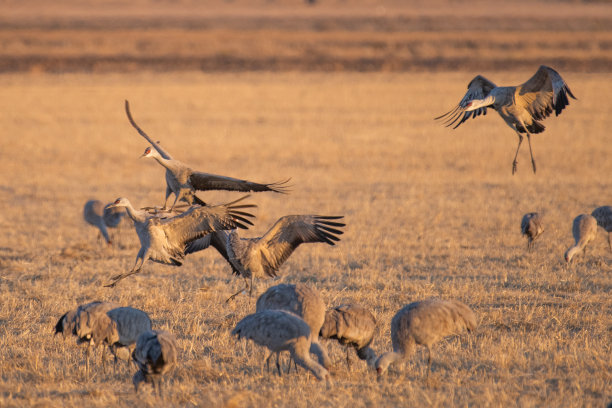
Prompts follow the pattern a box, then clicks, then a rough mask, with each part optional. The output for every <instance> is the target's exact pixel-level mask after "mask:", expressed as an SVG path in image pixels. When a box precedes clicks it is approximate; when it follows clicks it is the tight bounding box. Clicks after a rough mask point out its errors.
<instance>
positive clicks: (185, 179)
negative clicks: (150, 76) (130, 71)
mask: <svg viewBox="0 0 612 408" xmlns="http://www.w3.org/2000/svg"><path fill="white" fill-rule="evenodd" d="M125 113H126V114H127V117H128V120H129V121H130V123H131V124H132V126H133V127H134V128H135V129H136V130H137V131H138V133H139V134H140V135H141V136H142V137H144V138H145V139H146V140H147V141H148V142H149V143H150V144H151V146H152V147H147V148H146V149H145V151H144V153H143V154H142V156H141V157H150V158H153V159H155V160H156V161H157V162H158V163H159V164H161V165H162V166H163V167H164V168H165V169H166V198H165V200H164V206H163V208H164V209H165V208H166V205H167V203H168V197H169V196H170V194H172V193H174V196H175V198H174V203H173V204H172V207H170V209H173V208H174V206H175V205H176V203H177V202H178V201H179V200H182V201H185V202H187V203H188V204H199V205H206V204H205V203H204V201H202V200H201V199H200V198H198V197H197V196H196V195H195V192H196V191H206V190H228V191H242V192H249V191H253V192H258V191H273V192H276V193H283V194H285V193H287V186H286V183H287V182H288V181H289V180H285V181H281V182H276V183H268V184H260V183H254V182H251V181H248V180H240V179H236V178H233V177H225V176H217V175H215V174H209V173H203V172H200V171H195V170H192V169H191V168H190V167H189V166H187V165H186V164H184V163H182V162H180V161H178V160H176V159H173V158H172V156H170V154H169V153H168V152H167V151H166V150H164V149H163V148H162V147H161V146H160V145H159V144H158V143H155V142H154V141H153V139H151V138H150V137H149V136H148V135H147V134H146V133H145V132H144V131H143V130H142V129H141V128H140V127H139V126H138V125H137V124H136V122H134V119H133V118H132V115H131V113H130V104H129V103H128V101H125Z"/></svg>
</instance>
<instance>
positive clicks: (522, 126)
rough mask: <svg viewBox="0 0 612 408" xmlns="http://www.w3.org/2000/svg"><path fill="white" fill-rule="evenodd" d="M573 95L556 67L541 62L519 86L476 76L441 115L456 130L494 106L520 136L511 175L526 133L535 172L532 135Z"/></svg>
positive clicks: (541, 128) (566, 103)
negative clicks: (451, 107)
mask: <svg viewBox="0 0 612 408" xmlns="http://www.w3.org/2000/svg"><path fill="white" fill-rule="evenodd" d="M568 95H569V96H570V97H572V98H573V99H576V97H574V94H572V91H570V89H569V87H568V86H567V84H566V83H565V81H564V80H563V78H561V75H559V73H558V72H557V71H555V70H554V69H552V68H550V67H547V66H545V65H541V66H540V68H538V70H537V71H536V73H535V74H534V75H533V76H532V77H531V78H529V80H527V82H525V83H523V84H522V85H518V86H497V85H495V84H494V83H493V82H491V81H489V80H488V79H487V78H485V77H483V76H482V75H477V76H476V77H475V78H474V79H472V81H470V83H469V84H468V90H467V92H466V94H465V95H464V96H463V98H462V99H461V101H459V103H458V104H457V106H455V107H454V108H453V109H452V110H450V111H449V112H447V113H445V114H444V115H441V116H438V117H437V118H435V119H436V120H443V121H444V123H445V124H446V126H447V127H449V126H453V125H454V127H453V129H456V128H457V127H458V126H459V125H461V124H462V123H463V122H465V121H466V120H468V119H469V118H475V117H477V116H480V115H481V114H482V115H486V114H487V108H491V109H495V110H496V111H497V113H499V115H500V116H501V117H502V119H503V120H504V121H505V122H506V124H507V125H508V126H510V127H511V128H512V130H514V131H515V132H516V134H517V135H518V138H519V142H518V146H517V147H516V153H515V154H514V160H513V161H512V174H514V173H516V165H517V161H516V157H517V156H518V152H519V149H520V147H521V143H522V142H523V134H526V135H527V142H528V143H529V154H530V155H531V165H532V166H533V172H534V173H535V172H536V164H535V159H534V158H533V151H532V150H531V135H533V134H536V133H541V132H543V131H544V129H545V126H544V125H543V124H542V123H541V121H542V120H544V119H546V118H547V117H548V116H550V114H551V113H552V112H553V111H554V112H555V115H556V116H559V114H560V113H561V112H562V111H563V109H565V107H566V106H567V105H569V99H568V98H567V96H568Z"/></svg>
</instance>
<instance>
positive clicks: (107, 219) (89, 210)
mask: <svg viewBox="0 0 612 408" xmlns="http://www.w3.org/2000/svg"><path fill="white" fill-rule="evenodd" d="M108 205H110V204H108ZM108 205H106V206H105V205H104V204H102V202H101V201H99V200H89V201H87V202H86V203H85V207H83V218H84V219H85V221H86V222H87V223H88V224H90V225H93V226H94V227H97V228H98V229H99V230H100V233H101V234H102V237H104V240H105V241H106V243H107V244H109V245H110V244H112V241H111V239H110V236H109V234H108V229H107V228H116V227H117V226H118V225H119V223H120V222H121V219H122V218H123V217H124V216H125V211H123V209H121V208H108Z"/></svg>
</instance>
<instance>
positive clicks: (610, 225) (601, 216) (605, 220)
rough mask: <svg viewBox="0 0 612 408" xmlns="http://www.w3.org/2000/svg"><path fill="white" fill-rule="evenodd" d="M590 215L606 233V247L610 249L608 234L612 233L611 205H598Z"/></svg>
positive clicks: (611, 248) (611, 245)
mask: <svg viewBox="0 0 612 408" xmlns="http://www.w3.org/2000/svg"><path fill="white" fill-rule="evenodd" d="M591 215H592V216H593V217H595V219H596V220H597V225H599V226H600V227H601V228H603V229H605V230H606V232H607V233H608V248H609V249H610V251H612V243H610V235H612V207H610V206H609V205H604V206H603V207H598V208H596V209H594V210H593V212H592V213H591Z"/></svg>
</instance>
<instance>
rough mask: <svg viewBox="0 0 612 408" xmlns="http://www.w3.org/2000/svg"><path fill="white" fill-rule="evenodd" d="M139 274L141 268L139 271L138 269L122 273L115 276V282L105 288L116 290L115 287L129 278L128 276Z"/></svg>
mask: <svg viewBox="0 0 612 408" xmlns="http://www.w3.org/2000/svg"><path fill="white" fill-rule="evenodd" d="M138 272H140V268H138V269H136V270H132V271H129V272H128V273H120V274H119V275H115V276H113V277H112V278H111V280H112V281H113V282H111V283H109V284H108V285H104V287H105V288H114V287H115V285H117V283H118V282H119V281H121V280H123V279H125V278H127V277H128V276H131V275H135V274H137V273H138Z"/></svg>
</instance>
